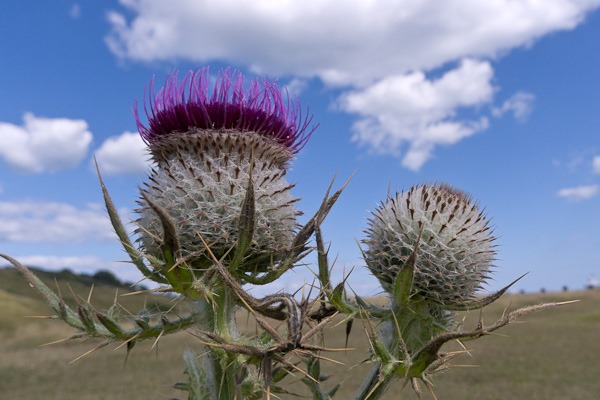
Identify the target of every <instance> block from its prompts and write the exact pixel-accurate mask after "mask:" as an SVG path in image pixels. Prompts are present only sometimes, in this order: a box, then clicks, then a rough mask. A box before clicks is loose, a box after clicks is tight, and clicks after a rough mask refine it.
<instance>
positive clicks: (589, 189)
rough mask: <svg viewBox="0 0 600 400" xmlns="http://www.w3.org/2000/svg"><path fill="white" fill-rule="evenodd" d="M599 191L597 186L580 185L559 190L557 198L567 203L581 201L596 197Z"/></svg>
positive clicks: (599, 188)
mask: <svg viewBox="0 0 600 400" xmlns="http://www.w3.org/2000/svg"><path fill="white" fill-rule="evenodd" d="M599 190H600V186H598V185H581V186H576V187H570V188H564V189H560V190H559V191H558V196H559V197H562V198H565V199H567V200H569V201H582V200H587V199H590V198H592V197H594V196H596V195H597V194H598V191H599Z"/></svg>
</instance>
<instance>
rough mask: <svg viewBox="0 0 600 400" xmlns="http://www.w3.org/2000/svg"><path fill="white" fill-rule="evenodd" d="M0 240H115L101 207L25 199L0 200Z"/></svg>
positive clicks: (97, 205) (58, 241)
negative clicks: (75, 205)
mask: <svg viewBox="0 0 600 400" xmlns="http://www.w3.org/2000/svg"><path fill="white" fill-rule="evenodd" d="M0 220H1V221H2V223H1V224H0V241H8V242H25V243H42V242H49V243H64V242H82V241H85V240H97V239H110V240H114V239H115V237H116V236H115V234H114V232H113V228H112V225H111V223H110V220H109V219H108V216H107V215H106V212H105V211H104V208H103V207H102V206H101V205H99V204H89V205H87V206H86V207H85V208H81V209H80V208H76V207H74V206H72V205H70V204H66V203H58V202H41V201H32V200H25V201H19V202H0Z"/></svg>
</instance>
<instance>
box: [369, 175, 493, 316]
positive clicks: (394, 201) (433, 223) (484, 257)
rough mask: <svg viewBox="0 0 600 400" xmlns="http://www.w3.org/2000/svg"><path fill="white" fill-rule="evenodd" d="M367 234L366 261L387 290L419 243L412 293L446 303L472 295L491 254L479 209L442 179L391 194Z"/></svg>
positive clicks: (453, 303) (488, 266)
mask: <svg viewBox="0 0 600 400" xmlns="http://www.w3.org/2000/svg"><path fill="white" fill-rule="evenodd" d="M366 233H367V238H366V239H365V240H364V243H365V244H366V245H367V246H368V248H367V249H366V251H365V261H366V263H367V266H368V268H369V269H370V270H371V272H372V273H373V275H375V277H377V279H378V280H379V281H380V283H381V285H382V287H383V288H384V289H385V290H386V291H387V292H389V293H391V292H392V290H393V286H394V281H395V279H396V277H397V276H398V273H399V272H400V270H401V268H402V267H403V265H404V263H405V262H406V261H407V260H408V258H409V257H410V255H411V254H412V253H413V251H414V249H415V246H417V242H418V250H417V253H416V262H415V271H414V276H413V288H412V290H413V294H414V295H418V296H420V297H422V298H426V299H429V300H433V301H435V302H437V303H439V304H441V305H444V306H448V307H458V306H460V305H461V304H464V303H465V302H468V301H469V300H471V299H472V298H473V297H474V295H475V293H476V291H477V290H478V289H480V288H481V286H482V285H483V284H484V283H485V282H486V280H487V279H488V277H489V273H490V270H491V268H492V262H493V260H494V257H495V250H494V247H495V246H494V244H493V241H494V237H493V236H492V233H491V228H490V226H489V223H488V220H487V219H486V217H485V215H484V214H483V212H482V211H481V210H479V208H478V206H477V204H476V203H474V202H473V201H472V200H471V198H470V197H469V196H468V195H466V194H465V193H463V192H462V191H460V190H458V189H455V188H453V187H451V186H449V185H445V184H436V185H422V186H415V187H412V188H411V189H410V190H408V191H406V192H404V191H403V192H401V193H397V194H396V195H395V196H391V197H389V198H388V199H387V201H386V202H384V203H382V204H381V205H380V206H379V207H378V209H377V210H376V211H375V212H373V216H372V218H371V219H370V220H369V227H368V229H367V231H366Z"/></svg>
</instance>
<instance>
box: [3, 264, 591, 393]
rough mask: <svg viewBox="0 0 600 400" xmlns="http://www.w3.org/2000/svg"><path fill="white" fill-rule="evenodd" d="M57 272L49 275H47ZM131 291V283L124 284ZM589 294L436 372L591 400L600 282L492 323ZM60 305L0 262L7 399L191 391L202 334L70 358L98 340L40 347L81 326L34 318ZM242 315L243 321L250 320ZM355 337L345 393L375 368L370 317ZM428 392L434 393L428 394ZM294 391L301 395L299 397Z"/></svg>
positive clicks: (133, 301)
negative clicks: (187, 368)
mask: <svg viewBox="0 0 600 400" xmlns="http://www.w3.org/2000/svg"><path fill="white" fill-rule="evenodd" d="M45 279H48V277H45ZM59 284H60V286H61V291H62V293H63V295H64V297H65V298H66V300H67V302H69V301H71V302H72V301H73V300H74V298H73V295H72V294H71V291H70V290H69V288H68V286H67V285H66V282H60V281H59ZM70 286H71V287H72V289H73V292H75V293H76V294H77V295H80V296H83V297H87V294H88V292H89V287H88V286H86V285H85V284H84V283H80V282H71V283H70ZM119 292H120V293H121V292H124V289H119ZM114 296H115V288H111V287H105V286H96V287H95V288H94V294H93V297H92V303H93V304H94V305H96V306H97V307H98V308H106V307H108V306H110V304H111V303H112V301H113V299H114ZM572 299H579V300H581V302H579V303H575V304H571V305H568V306H563V307H560V308H556V309H551V310H546V311H543V312H541V313H539V314H535V315H531V316H528V317H527V318H526V319H524V320H523V321H522V322H520V323H516V324H514V325H511V326H508V327H506V328H504V329H503V330H501V331H500V334H499V335H494V336H490V337H485V338H482V339H479V340H477V341H476V342H473V343H469V344H468V347H469V349H471V350H472V352H471V356H469V355H464V356H462V357H459V358H458V359H456V360H455V361H454V364H457V365H458V364H461V365H470V367H466V366H465V367H462V366H460V367H459V366H457V367H456V368H453V369H451V370H449V371H447V372H445V373H443V374H440V375H438V376H437V377H436V378H435V381H434V383H435V384H436V389H435V391H436V394H437V396H438V398H439V399H440V400H443V399H446V400H469V399H473V400H475V399H477V400H496V399H497V400H500V399H502V400H504V399H527V400H553V399H569V400H590V399H596V398H598V394H599V393H600V379H599V376H600V361H599V360H598V358H599V356H600V291H598V290H596V291H585V292H583V291H582V292H569V293H546V294H528V295H526V294H523V295H521V294H519V295H509V296H505V297H504V298H502V299H501V300H499V301H498V302H497V304H494V305H493V306H490V307H488V308H486V309H485V310H484V312H483V320H484V322H487V323H491V322H493V320H494V318H495V317H497V316H498V315H500V314H501V312H502V310H503V309H504V308H505V307H507V306H509V305H510V307H511V308H515V307H518V306H523V305H527V304H534V303H539V302H546V301H563V300H572ZM119 301H120V302H122V303H124V304H125V305H126V306H127V307H128V308H129V309H131V310H132V311H137V310H138V309H139V308H141V307H143V306H144V304H146V305H147V306H148V307H150V306H155V307H158V308H161V309H166V308H167V307H169V306H170V300H169V299H166V298H157V297H146V298H144V296H128V297H123V298H120V300H119ZM49 312H50V310H49V307H47V306H46V305H45V304H44V303H43V302H42V301H41V300H40V299H39V298H38V296H37V294H36V293H35V292H34V291H33V290H32V289H31V288H29V287H28V286H27V284H26V283H25V281H24V280H22V279H21V278H20V277H18V276H17V274H16V272H15V271H14V270H12V269H4V270H0V398H2V399H45V400H52V399H57V400H58V399H61V400H75V399H77V400H97V399H127V400H137V399H170V398H173V397H178V396H179V397H180V398H185V396H183V394H182V393H181V392H178V391H176V390H174V389H172V388H171V386H172V384H173V383H175V382H178V381H183V380H185V376H184V375H183V373H182V372H183V369H184V366H183V361H182V358H181V356H182V353H183V350H184V349H185V347H186V346H188V347H191V348H193V349H196V350H197V351H200V349H199V346H198V342H197V339H195V338H194V337H193V336H192V335H190V334H188V333H180V334H177V335H173V336H170V337H165V338H163V339H161V340H160V342H159V344H158V347H157V348H154V349H151V346H152V343H140V344H139V345H137V346H136V347H135V348H134V349H133V351H132V352H131V354H130V355H129V358H128V360H127V363H126V364H125V353H126V352H125V349H124V348H119V349H116V347H117V346H116V345H112V346H108V347H105V348H103V349H100V350H98V351H96V352H94V353H92V354H90V355H89V356H86V357H84V358H82V359H80V360H78V361H75V362H73V363H70V362H71V361H72V360H74V359H76V358H77V357H79V356H80V355H82V354H83V353H85V352H86V351H88V350H90V349H92V348H94V347H95V346H96V345H97V342H94V341H87V342H81V341H66V342H62V343H58V344H54V345H50V346H40V345H42V344H44V343H48V342H52V341H56V340H59V339H62V338H65V337H68V336H69V335H70V334H72V333H74V332H73V330H72V329H70V328H68V327H66V326H64V325H63V324H62V323H61V322H58V321H53V320H39V319H31V318H24V317H23V316H27V315H44V314H48V313H49ZM478 318H479V313H478V312H477V313H471V314H469V315H467V316H466V319H465V325H466V327H468V328H471V327H473V326H474V324H476V322H477V319H478ZM244 320H245V318H244V316H243V315H240V321H244ZM343 330H344V327H343V326H338V327H336V328H332V329H331V330H330V331H328V332H327V333H326V338H325V344H326V345H327V346H329V347H343V345H344V339H345V337H344V334H343ZM349 346H350V347H353V348H355V349H356V350H353V351H348V352H347V353H346V354H344V353H341V354H332V355H331V357H333V358H336V359H338V360H340V361H344V362H345V363H346V365H344V366H337V365H329V366H327V367H328V371H327V372H328V373H331V374H333V376H332V377H331V379H330V380H331V382H332V384H334V383H336V382H339V381H344V385H343V386H342V389H340V391H339V392H338V394H337V395H336V397H335V398H336V399H342V400H345V399H352V398H353V393H355V391H356V390H357V388H358V387H359V386H360V384H361V377H362V376H364V375H365V374H366V372H367V371H368V370H369V369H370V365H368V364H365V363H362V364H361V362H362V361H363V360H365V359H366V358H367V357H368V343H367V341H366V338H365V336H364V334H363V330H362V327H361V324H360V323H358V322H357V323H355V328H354V330H353V332H352V334H351V337H350V342H349ZM289 381H290V384H291V385H292V387H293V388H295V389H297V390H298V392H299V393H300V394H306V392H304V391H303V388H302V386H301V385H300V384H299V383H298V382H293V381H294V379H293V378H289ZM425 397H426V398H427V396H425ZM284 398H293V397H291V396H288V397H284ZM386 398H387V399H415V398H416V397H415V395H414V394H412V392H411V390H410V389H409V388H406V389H405V390H404V391H403V392H402V393H400V385H399V384H397V385H395V386H394V387H393V389H392V390H390V391H389V392H388V394H387V396H386Z"/></svg>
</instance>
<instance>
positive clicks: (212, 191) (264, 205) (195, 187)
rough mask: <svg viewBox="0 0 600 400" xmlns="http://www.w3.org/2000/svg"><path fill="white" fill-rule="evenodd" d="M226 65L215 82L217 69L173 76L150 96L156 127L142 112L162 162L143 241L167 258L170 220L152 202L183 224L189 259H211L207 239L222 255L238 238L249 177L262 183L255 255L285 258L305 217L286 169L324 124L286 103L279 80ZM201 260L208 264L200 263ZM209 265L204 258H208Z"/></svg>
mask: <svg viewBox="0 0 600 400" xmlns="http://www.w3.org/2000/svg"><path fill="white" fill-rule="evenodd" d="M246 83H247V82H245V81H244V77H243V76H242V74H241V73H239V72H235V71H233V72H232V71H231V70H230V69H225V70H223V71H221V72H220V74H219V75H218V76H217V78H216V81H215V82H214V83H213V84H211V80H210V76H209V71H208V68H203V69H201V70H196V71H191V72H189V73H187V74H186V75H185V76H184V77H183V79H182V80H179V78H178V74H177V72H173V73H171V74H170V75H169V76H168V77H167V79H166V82H165V84H164V86H163V87H162V88H161V89H160V90H159V91H158V92H156V93H155V91H154V80H153V81H152V82H151V84H150V90H149V93H148V94H147V97H145V101H144V110H145V113H146V116H147V118H148V124H147V126H146V125H144V124H143V123H142V121H141V119H140V116H139V114H138V110H137V106H138V104H137V102H136V103H135V104H134V114H135V118H136V121H137V126H138V130H139V132H140V135H141V136H142V138H143V139H144V141H145V142H146V143H147V145H148V148H149V151H150V154H151V156H152V159H153V161H154V162H155V165H156V167H155V168H154V170H153V171H152V172H151V174H150V176H149V178H148V182H146V184H145V187H144V188H143V189H142V194H143V196H142V197H143V198H142V199H141V200H140V206H141V207H140V209H139V210H138V213H139V219H138V221H137V222H138V224H139V229H138V231H137V234H138V242H139V243H140V247H141V249H142V250H143V251H146V252H148V253H150V254H152V255H157V254H161V249H160V247H161V237H162V229H163V228H162V224H161V220H160V218H159V216H158V215H157V213H156V212H155V211H154V210H153V208H152V207H151V206H150V204H149V203H148V201H146V200H145V199H144V197H146V198H147V199H149V200H150V201H151V202H152V203H153V204H156V205H158V206H160V207H161V208H162V209H164V210H167V212H168V214H169V217H170V218H171V220H172V221H173V223H174V225H175V226H176V227H177V230H178V239H179V242H180V248H181V252H182V254H181V255H182V256H190V255H196V256H194V257H195V258H196V260H197V261H198V260H202V259H204V261H207V257H206V255H205V254H204V253H205V247H204V245H203V243H202V240H201V239H200V238H201V237H202V239H203V240H204V241H205V242H206V243H208V244H209V246H210V248H211V251H212V252H213V253H214V254H215V255H216V256H217V257H221V256H222V255H224V254H226V253H227V252H228V251H230V250H231V249H232V248H233V247H234V246H235V244H236V242H237V240H238V236H239V229H240V228H239V224H240V211H241V207H242V203H243V201H244V198H245V195H246V190H247V188H248V187H249V180H250V179H252V184H253V189H254V200H255V201H254V204H255V207H254V208H255V215H254V234H253V237H252V239H253V240H252V245H251V252H252V253H253V255H254V256H256V257H258V258H260V259H262V260H271V261H273V260H275V261H276V260H277V255H278V254H280V253H281V252H282V251H283V250H285V249H286V248H287V247H288V246H289V245H290V243H291V240H292V237H293V234H294V232H295V229H296V226H297V222H296V217H297V215H298V214H299V212H298V210H297V209H296V207H295V202H296V201H297V199H296V198H295V197H293V196H292V194H291V192H290V189H291V188H292V185H290V184H289V183H288V182H287V181H286V179H285V174H286V170H287V165H288V163H289V161H290V160H291V159H292V158H293V156H294V154H295V153H296V152H298V151H299V150H300V149H301V148H302V147H303V146H304V144H305V143H306V141H307V140H308V138H309V137H310V135H311V133H312V132H313V131H314V129H315V127H311V128H309V125H310V122H311V119H312V117H311V116H305V117H303V116H302V114H301V111H300V106H299V104H298V102H297V101H296V102H292V101H290V100H289V98H287V96H286V98H285V99H284V96H283V95H282V92H281V90H280V89H279V88H278V87H277V86H276V85H275V82H273V81H270V80H268V79H265V80H258V79H252V80H251V81H250V82H249V85H246ZM203 254H204V256H203ZM199 262H200V261H199ZM200 264H202V262H200Z"/></svg>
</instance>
